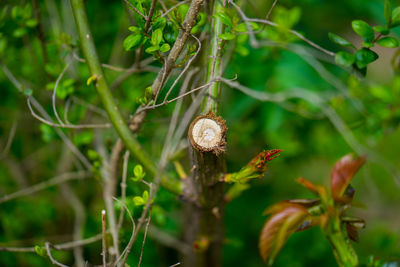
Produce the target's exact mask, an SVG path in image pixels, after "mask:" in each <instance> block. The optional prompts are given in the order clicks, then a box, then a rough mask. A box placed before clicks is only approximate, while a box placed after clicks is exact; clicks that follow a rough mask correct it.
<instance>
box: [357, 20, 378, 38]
mask: <svg viewBox="0 0 400 267" xmlns="http://www.w3.org/2000/svg"><path fill="white" fill-rule="evenodd" d="M351 26H352V28H353V30H354V32H355V33H357V34H358V35H360V36H361V37H362V38H363V39H364V41H365V42H368V43H369V42H372V40H374V37H375V35H374V31H373V30H372V28H371V26H369V25H368V23H366V22H365V21H362V20H353V21H352V23H351Z"/></svg>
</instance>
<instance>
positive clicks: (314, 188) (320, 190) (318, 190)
mask: <svg viewBox="0 0 400 267" xmlns="http://www.w3.org/2000/svg"><path fill="white" fill-rule="evenodd" d="M297 182H298V183H299V184H301V185H302V186H304V187H305V188H307V189H308V190H310V191H311V192H313V193H314V194H315V195H317V196H319V197H321V198H326V196H327V192H326V189H325V187H323V186H321V185H315V184H313V183H312V182H310V181H308V180H306V179H304V178H303V177H300V178H299V179H297Z"/></svg>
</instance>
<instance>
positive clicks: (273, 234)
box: [259, 203, 308, 265]
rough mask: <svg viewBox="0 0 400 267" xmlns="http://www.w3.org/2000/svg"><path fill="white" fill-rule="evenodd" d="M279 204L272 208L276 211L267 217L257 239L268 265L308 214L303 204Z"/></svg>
mask: <svg viewBox="0 0 400 267" xmlns="http://www.w3.org/2000/svg"><path fill="white" fill-rule="evenodd" d="M278 205H279V204H278ZM280 205H281V206H277V207H275V208H272V210H278V212H277V213H274V214H272V216H271V217H270V218H268V220H267V222H266V223H265V224H264V227H263V229H262V232H261V235H260V240H259V249H260V254H261V257H262V258H263V260H264V261H266V262H267V263H268V264H269V265H272V264H273V262H274V260H275V258H276V256H277V255H278V253H279V251H280V250H281V248H282V247H283V245H284V244H285V242H286V241H287V239H288V238H289V236H290V235H291V234H293V233H294V232H296V230H297V229H298V228H299V227H300V226H301V225H302V224H303V222H304V219H305V218H306V217H307V216H308V212H307V209H306V208H304V207H303V206H300V205H296V204H288V203H286V204H282V203H280Z"/></svg>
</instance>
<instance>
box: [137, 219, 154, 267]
mask: <svg viewBox="0 0 400 267" xmlns="http://www.w3.org/2000/svg"><path fill="white" fill-rule="evenodd" d="M150 220H151V214H150V215H149V217H148V218H147V223H146V227H145V229H144V236H143V242H142V249H141V251H140V257H139V263H138V267H140V264H141V263H142V257H143V250H144V244H145V243H146V237H147V231H148V230H149V224H150Z"/></svg>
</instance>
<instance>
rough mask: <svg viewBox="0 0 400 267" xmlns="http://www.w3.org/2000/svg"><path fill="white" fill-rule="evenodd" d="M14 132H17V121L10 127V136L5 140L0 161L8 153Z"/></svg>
mask: <svg viewBox="0 0 400 267" xmlns="http://www.w3.org/2000/svg"><path fill="white" fill-rule="evenodd" d="M16 130H17V121H14V122H13V124H12V126H11V130H10V134H9V135H8V138H7V143H6V145H5V146H4V149H3V151H2V152H1V154H0V159H3V158H5V157H6V156H7V154H8V151H10V148H11V144H12V142H13V140H14V136H15V131H16Z"/></svg>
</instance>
